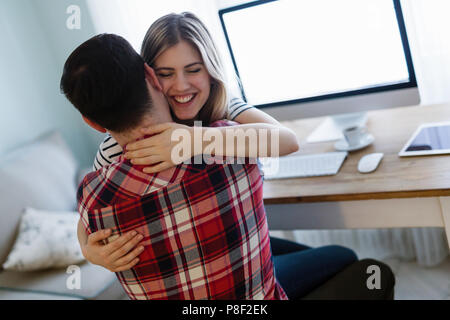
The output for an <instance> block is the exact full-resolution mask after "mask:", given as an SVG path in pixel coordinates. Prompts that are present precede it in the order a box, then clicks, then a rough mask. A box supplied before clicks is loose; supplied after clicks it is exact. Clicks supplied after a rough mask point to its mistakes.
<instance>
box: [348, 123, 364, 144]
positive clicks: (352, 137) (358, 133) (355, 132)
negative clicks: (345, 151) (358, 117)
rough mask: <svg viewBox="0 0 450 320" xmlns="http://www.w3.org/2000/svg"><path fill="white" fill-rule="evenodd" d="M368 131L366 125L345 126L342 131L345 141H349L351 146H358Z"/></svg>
mask: <svg viewBox="0 0 450 320" xmlns="http://www.w3.org/2000/svg"><path fill="white" fill-rule="evenodd" d="M366 133H367V128H366V127H365V126H351V127H348V128H345V129H344V130H343V131H342V134H343V135H344V138H345V141H347V144H348V145H349V146H350V147H352V146H357V145H358V144H360V142H361V139H362V138H363V137H364V136H365V135H366Z"/></svg>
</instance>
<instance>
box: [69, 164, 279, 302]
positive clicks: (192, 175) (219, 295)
mask: <svg viewBox="0 0 450 320" xmlns="http://www.w3.org/2000/svg"><path fill="white" fill-rule="evenodd" d="M247 162H248V161H247ZM77 196H78V210H79V212H80V215H81V220H82V222H83V224H84V226H85V228H86V231H87V232H88V233H92V232H95V231H97V230H100V229H106V228H111V229H112V235H111V237H110V238H109V241H112V240H114V239H115V238H117V237H119V236H120V235H122V234H124V233H127V232H129V231H130V230H136V231H137V232H139V233H140V234H142V235H144V239H143V240H142V243H143V244H144V246H145V250H144V251H143V252H142V253H141V254H140V256H139V263H138V264H137V265H135V266H134V267H133V268H132V269H131V270H128V271H122V272H117V273H116V275H117V277H118V279H119V281H120V283H121V284H122V286H123V288H124V289H125V291H126V293H127V294H128V296H129V297H130V298H131V299H152V300H153V299H177V300H182V299H189V300H198V299H230V300H236V299H237V300H244V299H259V300H261V299H265V300H269V299H281V300H285V299H287V295H286V294H285V292H284V291H283V289H282V288H281V286H280V285H279V284H278V282H277V280H276V278H275V272H274V266H273V261H272V254H271V249H270V241H269V229H268V225H267V220H266V214H265V210H264V205H263V180H262V177H261V175H260V172H259V169H258V166H257V165H255V164H225V165H218V164H211V165H207V164H204V163H203V164H180V165H178V166H176V167H173V168H171V169H168V170H165V171H162V172H159V173H157V174H150V175H149V174H146V173H143V172H142V171H141V167H139V166H133V165H132V164H131V163H130V162H129V161H127V160H125V159H124V158H123V157H120V159H119V161H118V162H115V163H113V164H112V165H109V166H107V167H104V168H102V169H101V170H98V171H96V172H92V173H90V174H88V175H87V176H86V177H85V178H84V180H83V181H82V183H81V184H80V187H79V189H78V195H77Z"/></svg>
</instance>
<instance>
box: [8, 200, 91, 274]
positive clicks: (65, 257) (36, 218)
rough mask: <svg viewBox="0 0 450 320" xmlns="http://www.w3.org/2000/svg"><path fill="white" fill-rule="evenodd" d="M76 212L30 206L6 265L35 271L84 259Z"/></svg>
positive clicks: (22, 219) (21, 269)
mask: <svg viewBox="0 0 450 320" xmlns="http://www.w3.org/2000/svg"><path fill="white" fill-rule="evenodd" d="M78 219H79V215H78V213H76V212H65V211H61V212H54V211H42V210H36V209H32V208H27V209H26V210H25V213H24V214H23V216H22V218H21V221H20V227H19V235H18V237H17V239H16V242H15V243H14V246H13V249H12V250H11V252H10V254H9V255H8V258H7V260H6V262H5V263H4V264H3V268H4V269H6V270H16V271H32V270H40V269H47V268H52V267H65V266H68V265H71V264H77V263H79V262H81V261H83V260H84V257H83V255H82V253H81V249H80V245H79V243H78V239H77V223H78Z"/></svg>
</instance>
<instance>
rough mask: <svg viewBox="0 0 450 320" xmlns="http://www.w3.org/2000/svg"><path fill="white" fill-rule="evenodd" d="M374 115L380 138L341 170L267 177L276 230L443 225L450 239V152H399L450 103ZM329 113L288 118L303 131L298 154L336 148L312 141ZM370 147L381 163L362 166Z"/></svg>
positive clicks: (372, 126)
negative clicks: (361, 170) (370, 170)
mask: <svg viewBox="0 0 450 320" xmlns="http://www.w3.org/2000/svg"><path fill="white" fill-rule="evenodd" d="M368 118H369V120H368V123H367V127H368V130H369V132H370V133H372V134H373V135H374V137H375V142H374V143H373V144H372V145H371V146H369V147H367V148H365V149H363V150H359V151H355V152H351V153H349V155H348V157H347V159H346V160H345V162H344V164H343V166H342V167H341V169H340V171H339V173H338V174H337V175H335V176H325V177H314V178H293V179H283V180H270V181H265V182H264V202H265V205H266V209H267V211H268V214H269V224H272V229H277V230H288V229H289V230H292V229H341V228H344V229H347V228H394V227H395V228H397V227H444V228H445V230H446V234H447V240H448V242H449V246H450V155H436V156H419V157H406V158H400V157H399V156H398V152H399V151H400V149H401V148H402V147H403V145H404V144H405V143H406V142H407V141H408V139H409V138H410V137H411V135H412V134H413V132H414V131H415V130H416V128H417V127H418V126H419V125H420V124H422V123H426V122H439V121H450V104H446V105H435V106H413V107H401V108H394V109H385V110H377V111H372V112H369V113H368ZM323 120H324V118H312V119H303V120H295V121H287V122H283V124H284V125H286V126H287V127H289V128H291V129H292V130H294V132H296V134H297V136H298V137H299V142H300V148H301V150H300V151H299V152H298V153H299V154H312V153H321V152H330V151H335V150H334V142H326V143H314V144H309V143H306V138H307V137H308V135H309V134H310V133H311V132H312V131H313V130H314V129H315V128H316V127H317V126H318V125H319V124H320V123H321V122H322V121H323ZM372 152H383V153H384V158H383V160H382V162H381V163H380V166H379V167H378V169H377V170H376V171H375V172H373V173H370V174H361V173H359V172H358V170H357V165H358V161H359V159H360V158H361V157H362V156H363V155H365V154H368V153H372ZM274 205H277V206H276V207H275V206H274ZM280 206H284V207H280ZM270 211H278V213H275V214H273V213H271V212H270ZM270 220H272V221H270Z"/></svg>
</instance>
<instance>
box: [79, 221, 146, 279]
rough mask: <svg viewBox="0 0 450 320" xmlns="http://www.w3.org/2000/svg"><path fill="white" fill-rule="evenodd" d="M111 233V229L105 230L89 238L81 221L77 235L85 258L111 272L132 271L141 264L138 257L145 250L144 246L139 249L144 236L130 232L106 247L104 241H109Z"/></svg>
mask: <svg viewBox="0 0 450 320" xmlns="http://www.w3.org/2000/svg"><path fill="white" fill-rule="evenodd" d="M110 233H111V230H110V229H105V230H99V231H97V232H94V233H92V234H90V235H89V236H88V235H87V234H86V231H85V229H84V227H83V225H82V222H81V220H79V221H78V229H77V235H78V241H79V242H80V247H81V252H82V253H83V256H84V257H85V258H86V260H88V261H89V262H91V263H93V264H96V265H99V266H102V267H104V268H106V269H108V270H109V271H111V272H119V271H125V270H129V269H131V268H132V267H134V266H135V265H136V264H137V263H138V262H139V258H137V256H138V255H140V254H141V253H142V251H143V250H144V247H143V246H139V247H137V245H138V244H139V241H141V240H142V236H141V235H140V234H138V233H136V232H135V231H130V232H128V233H126V234H124V235H122V236H120V237H119V238H117V239H116V240H114V241H111V242H110V243H108V244H106V245H105V244H103V240H105V239H107V238H108V237H109V236H110ZM133 249H134V250H133Z"/></svg>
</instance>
